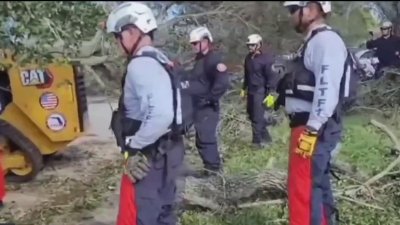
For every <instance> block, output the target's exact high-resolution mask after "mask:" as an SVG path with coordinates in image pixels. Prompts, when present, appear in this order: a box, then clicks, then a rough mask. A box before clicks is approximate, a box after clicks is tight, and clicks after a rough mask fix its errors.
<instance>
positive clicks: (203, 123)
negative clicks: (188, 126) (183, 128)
mask: <svg viewBox="0 0 400 225" xmlns="http://www.w3.org/2000/svg"><path fill="white" fill-rule="evenodd" d="M218 122H219V110H214V108H213V107H204V108H201V109H198V110H196V113H195V122H194V126H195V129H196V148H197V150H198V151H199V154H200V156H201V158H202V160H203V164H204V166H205V167H206V168H208V169H218V168H219V167H220V166H221V158H220V155H219V152H218V142H217V125H218Z"/></svg>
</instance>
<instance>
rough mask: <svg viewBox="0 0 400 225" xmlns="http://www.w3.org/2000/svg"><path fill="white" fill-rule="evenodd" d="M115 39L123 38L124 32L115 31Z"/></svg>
mask: <svg viewBox="0 0 400 225" xmlns="http://www.w3.org/2000/svg"><path fill="white" fill-rule="evenodd" d="M113 34H114V37H115V39H121V38H122V34H121V33H113Z"/></svg>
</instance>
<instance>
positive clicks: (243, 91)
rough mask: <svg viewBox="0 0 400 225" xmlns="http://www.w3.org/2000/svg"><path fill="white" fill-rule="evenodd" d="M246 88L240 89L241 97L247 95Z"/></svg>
mask: <svg viewBox="0 0 400 225" xmlns="http://www.w3.org/2000/svg"><path fill="white" fill-rule="evenodd" d="M246 94H247V93H246V90H244V89H242V90H240V97H241V98H244V97H245V96H246Z"/></svg>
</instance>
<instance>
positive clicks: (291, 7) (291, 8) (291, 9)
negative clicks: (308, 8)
mask: <svg viewBox="0 0 400 225" xmlns="http://www.w3.org/2000/svg"><path fill="white" fill-rule="evenodd" d="M286 8H287V9H288V11H289V13H290V15H293V14H295V13H296V12H297V11H298V10H299V9H300V8H301V7H300V6H298V5H289V6H287V7H286Z"/></svg>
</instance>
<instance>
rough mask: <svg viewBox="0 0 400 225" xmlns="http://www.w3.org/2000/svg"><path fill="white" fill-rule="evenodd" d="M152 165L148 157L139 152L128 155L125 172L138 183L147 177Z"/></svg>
mask: <svg viewBox="0 0 400 225" xmlns="http://www.w3.org/2000/svg"><path fill="white" fill-rule="evenodd" d="M150 168H151V165H150V163H149V162H148V160H147V157H146V156H145V155H143V154H142V153H140V152H138V153H137V154H135V155H134V156H129V157H126V159H125V167H124V170H125V173H126V174H127V175H128V176H129V177H130V178H131V180H132V182H133V183H136V182H138V181H140V180H142V179H143V178H145V177H146V176H147V174H148V172H149V171H150Z"/></svg>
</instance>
